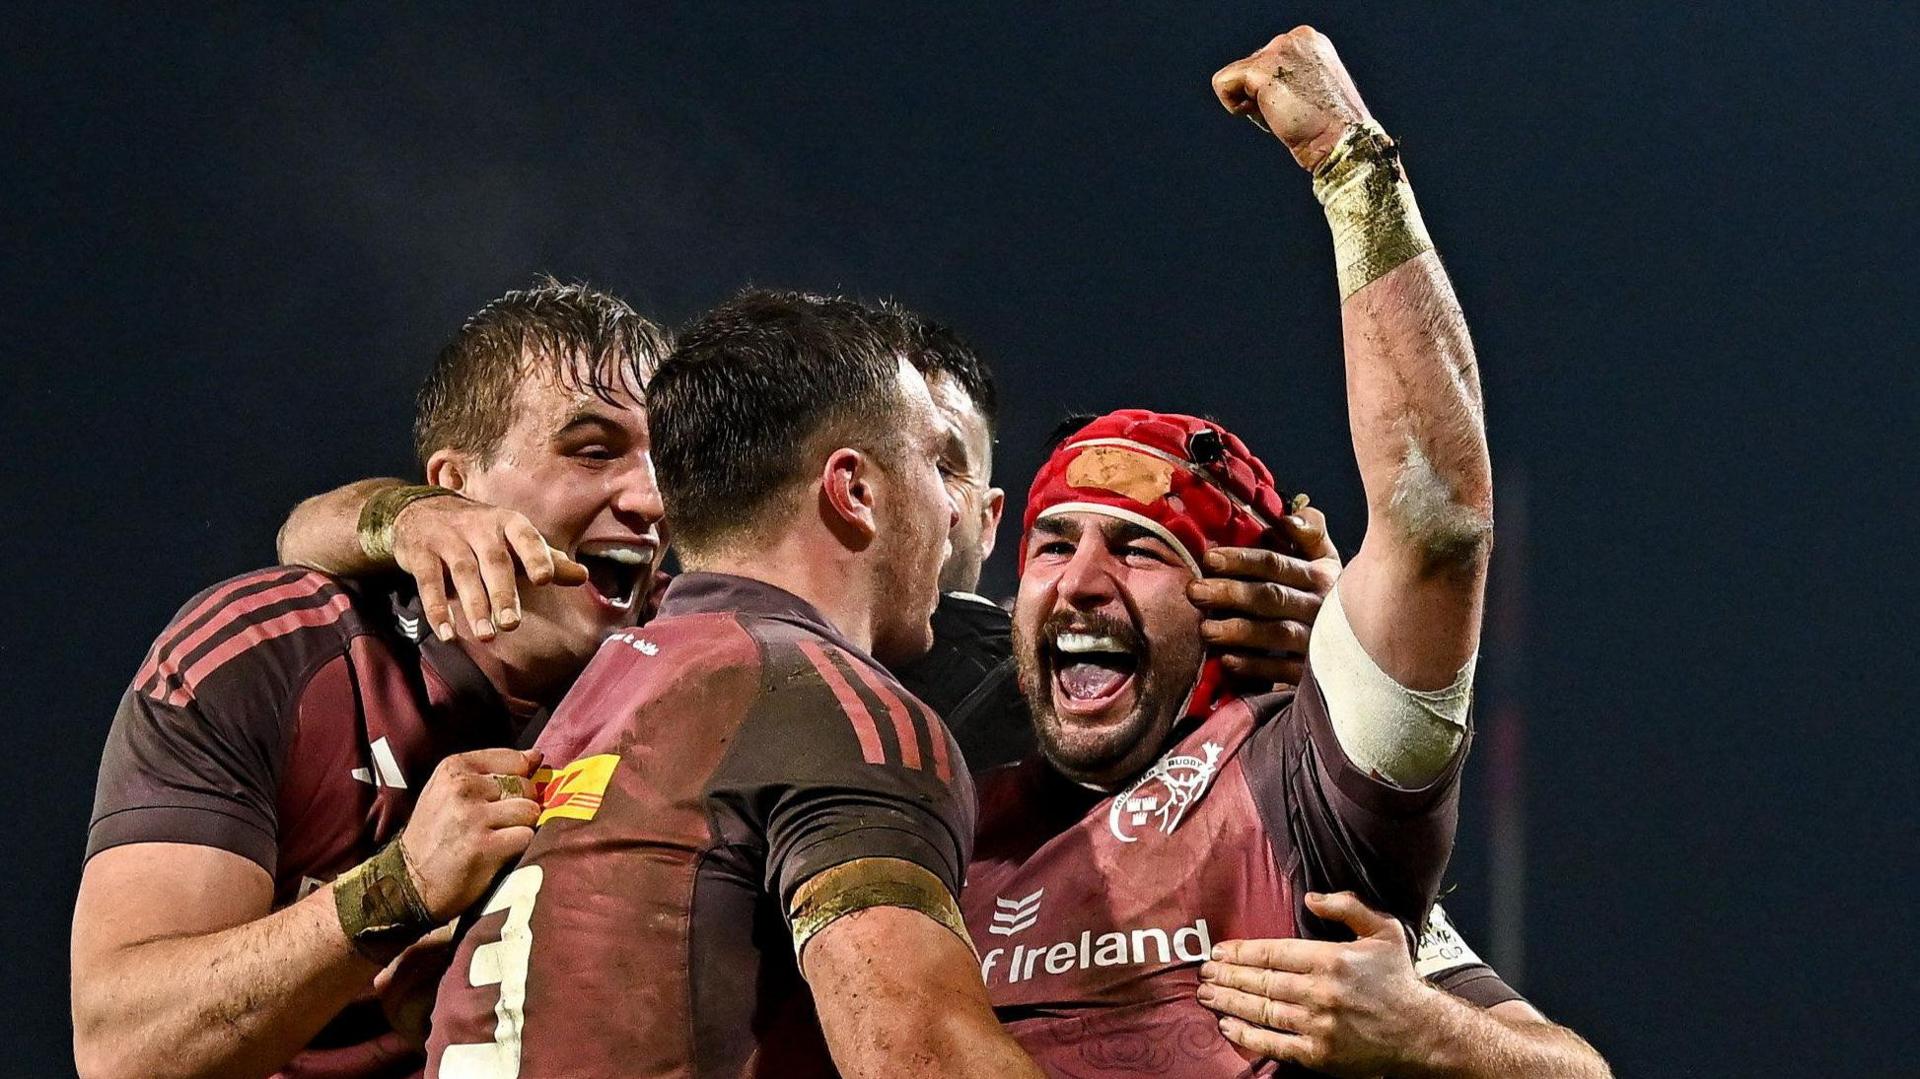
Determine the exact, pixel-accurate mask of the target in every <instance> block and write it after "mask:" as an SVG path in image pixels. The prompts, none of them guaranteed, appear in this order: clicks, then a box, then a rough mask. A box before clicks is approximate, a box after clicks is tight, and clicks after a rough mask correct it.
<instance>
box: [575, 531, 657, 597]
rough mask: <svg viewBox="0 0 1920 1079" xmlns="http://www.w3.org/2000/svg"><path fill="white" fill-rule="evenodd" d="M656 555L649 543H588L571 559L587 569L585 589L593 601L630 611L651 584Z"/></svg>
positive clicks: (595, 541)
mask: <svg viewBox="0 0 1920 1079" xmlns="http://www.w3.org/2000/svg"><path fill="white" fill-rule="evenodd" d="M659 551H660V545H659V543H658V542H657V541H655V540H652V539H642V540H589V541H587V542H585V543H582V544H581V545H580V547H579V549H578V550H577V551H575V552H574V556H573V557H574V560H575V561H577V562H579V563H580V564H581V565H582V566H585V567H586V569H587V583H586V588H587V590H588V591H590V592H591V593H593V596H594V598H595V599H596V600H598V601H600V603H602V604H604V605H605V606H607V607H610V608H612V609H613V610H616V611H631V610H633V608H634V605H635V604H637V603H639V602H640V600H641V598H642V597H643V596H645V595H646V592H647V587H648V586H649V585H651V584H652V583H653V565H654V560H655V558H656V557H657V556H658V554H659Z"/></svg>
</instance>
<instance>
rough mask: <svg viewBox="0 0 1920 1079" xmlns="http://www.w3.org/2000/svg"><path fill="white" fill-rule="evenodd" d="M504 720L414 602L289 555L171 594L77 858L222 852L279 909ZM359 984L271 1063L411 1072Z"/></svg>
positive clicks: (370, 838) (388, 833)
mask: <svg viewBox="0 0 1920 1079" xmlns="http://www.w3.org/2000/svg"><path fill="white" fill-rule="evenodd" d="M517 725H518V724H517V722H516V720H515V719H514V717H513V716H512V714H511V713H510V712H509V710H508V708H507V707H506V704H505V702H504V701H503V699H502V698H501V696H500V695H499V694H498V693H497V692H495V690H494V688H493V686H492V684H491V683H490V682H488V680H487V679H486V678H485V676H483V675H482V674H481V673H480V670H479V668H477V667H476V666H474V663H473V661H472V660H471V659H469V658H468V656H467V654H466V653H465V652H463V651H461V650H460V648H459V647H458V646H455V645H447V644H442V643H441V642H440V641H439V640H437V639H436V638H434V637H433V636H432V635H431V634H430V633H426V632H425V631H424V628H423V626H422V625H421V621H420V612H419V610H418V606H417V601H415V600H414V599H413V597H412V596H411V595H409V594H401V593H396V592H388V591H382V590H380V587H379V586H378V585H371V584H363V583H360V582H348V581H343V580H336V579H334V578H332V577H328V576H325V575H323V574H319V573H315V572H313V571H311V570H306V569H296V568H292V567H287V566H281V567H276V568H274V569H266V570H260V571H258V572H255V573H248V574H244V575H242V576H239V577H235V578H233V579H232V580H229V581H225V582H223V583H221V584H218V585H215V586H214V587H212V588H210V589H208V590H206V591H205V592H202V593H200V594H199V595H198V596H195V597H194V598H193V599H192V600H191V601H189V602H188V603H187V605H186V606H185V607H182V608H181V609H180V613H179V614H178V615H176V616H175V617H174V619H173V621H172V622H171V623H170V624H169V625H168V626H167V628H166V630H165V631H164V632H162V633H161V634H160V637H159V639H158V640H156V641H155V642H154V644H153V647H152V649H151V650H150V651H148V653H147V657H146V661H145V662H144V663H143V664H142V665H141V667H140V670H139V673H138V674H136V675H135V676H134V680H133V684H132V685H131V686H129V687H128V689H127V692H126V695H125V696H124V697H123V698H122V699H121V702H120V710H119V712H118V713H117V714H116V715H115V716H114V721H113V729H112V731H111V733H109V734H108V736H107V745H106V751H105V753H104V755H103V757H102V759H101V762H100V780H99V786H98V788H97V790H96V792H95V795H94V808H93V822H92V825H91V827H90V828H89V830H88V834H87V856H88V857H92V856H93V855H95V854H98V853H99V852H101V851H103V850H107V849H108V848H111V847H117V846H121V845H123V844H127V843H193V844H198V845H201V846H209V847H219V848H221V849H222V850H229V851H232V852H234V853H235V854H238V855H240V856H242V857H244V858H247V859H249V860H251V861H253V862H255V863H257V864H258V865H259V866H260V867H261V868H263V869H265V870H266V871H267V872H268V873H270V874H272V876H273V886H274V899H273V902H274V908H275V909H279V908H280V907H283V906H286V905H287V904H290V903H292V902H294V901H295V900H297V899H299V898H301V897H302V896H304V895H306V894H307V893H308V892H309V891H311V890H312V889H314V888H316V887H319V886H320V885H322V884H325V883H327V882H329V881H331V880H332V879H333V878H334V877H336V876H338V875H339V874H340V873H342V872H344V871H346V870H348V869H351V868H353V867H354V866H355V865H357V864H359V863H360V862H361V861H363V860H365V859H366V858H367V857H369V856H370V855H372V854H373V853H374V852H375V851H376V850H378V849H379V847H380V845H381V844H383V843H385V842H386V841H387V840H388V839H390V838H392V836H393V835H394V833H395V832H397V831H399V829H400V827H401V826H402V825H403V824H405V823H406V820H407V816H408V814H409V813H411V812H412V809H413V800H414V798H415V796H416V795H417V794H418V792H419V790H420V787H421V785H422V784H424V783H425V782H426V780H427V777H428V776H429V775H430V774H431V773H432V771H433V768H434V766H435V765H437V764H438V763H439V762H440V760H441V759H442V758H443V757H445V756H447V755H448V754H451V753H456V752H463V751H465V750H469V749H479V748H484V747H492V746H504V745H512V744H513V743H514V739H515V728H516V726H517ZM422 1063H423V1058H422V1056H421V1054H420V1053H418V1052H417V1051H413V1050H410V1049H407V1048H406V1047H405V1046H403V1045H402V1044H401V1043H400V1040H399V1038H398V1037H397V1036H396V1035H394V1034H393V1032H392V1029H391V1027H390V1026H389V1025H388V1023H387V1021H386V1017H385V1015H384V1013H383V1012H382V1011H381V1009H380V1006H379V1003H378V1002H377V1001H376V1000H374V999H373V998H372V996H371V994H369V995H368V996H367V997H366V998H364V999H362V1000H360V1001H358V1002H356V1003H354V1004H351V1005H349V1006H348V1007H347V1009H346V1010H345V1011H343V1012H342V1013H341V1014H340V1015H339V1016H338V1017H337V1018H336V1019H335V1020H334V1021H333V1022H332V1023H330V1024H328V1025H327V1027H326V1028H324V1029H323V1030H322V1031H321V1032H320V1034H319V1035H318V1036H316V1037H315V1038H314V1040H313V1042H312V1043H311V1044H310V1045H309V1046H308V1047H307V1049H306V1050H305V1051H304V1052H302V1053H301V1054H300V1055H299V1056H298V1057H296V1058H295V1059H294V1060H293V1061H292V1062H291V1063H289V1064H288V1065H287V1066H286V1067H285V1068H284V1069H282V1070H281V1071H280V1072H279V1073H278V1074H279V1075H281V1076H287V1077H309V1076H312V1077H328V1079H334V1077H347V1076H353V1077H368V1076H381V1077H384V1076H405V1075H413V1074H417V1073H418V1072H419V1070H420V1068H421V1066H422Z"/></svg>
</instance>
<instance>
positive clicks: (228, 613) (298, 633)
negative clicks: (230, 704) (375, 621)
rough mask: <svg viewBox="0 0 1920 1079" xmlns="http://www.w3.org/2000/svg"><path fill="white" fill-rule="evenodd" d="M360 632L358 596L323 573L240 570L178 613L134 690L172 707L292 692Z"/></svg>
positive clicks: (290, 568) (287, 568) (296, 569)
mask: <svg viewBox="0 0 1920 1079" xmlns="http://www.w3.org/2000/svg"><path fill="white" fill-rule="evenodd" d="M363 632H365V621H364V619H363V618H362V617H361V616H360V613H359V612H358V611H357V610H356V608H355V598H354V595H353V593H352V592H350V591H349V590H348V589H347V588H346V587H345V586H343V585H342V584H341V583H340V582H339V581H337V580H335V579H334V578H332V577H330V576H327V575H326V574H323V573H318V572H315V571H313V570H310V569H304V568H300V567H295V566H275V567H272V568H269V569H263V570H256V571H254V572H251V573H243V574H241V575H239V576H237V577H232V578H229V579H227V580H225V581H222V582H220V583H219V584H216V585H213V586H212V587H210V588H207V589H205V590H203V591H201V592H200V593H199V594H198V595H196V596H194V597H193V598H192V599H190V600H188V601H187V602H186V604H185V605H184V606H182V607H181V608H180V610H179V612H178V613H176V614H175V615H174V617H173V619H172V620H171V621H170V622H168V623H167V627H166V629H164V630H162V631H161V632H160V635H159V636H158V637H156V638H155V639H154V642H153V646H152V647H151V648H150V649H148V651H147V656H146V660H145V661H144V662H143V663H142V664H141V666H140V670H139V671H138V673H137V674H136V675H135V676H134V680H133V684H132V685H131V686H130V687H129V688H130V690H131V691H132V692H133V693H136V694H139V695H141V696H144V697H146V698H148V699H151V700H154V701H157V702H160V703H164V704H168V705H172V706H174V707H183V706H186V705H189V704H193V703H195V702H197V701H200V700H202V699H203V698H207V697H209V696H213V697H218V696H221V695H223V694H224V693H227V692H234V691H238V692H240V693H242V694H243V695H251V693H249V691H258V690H261V689H267V688H276V687H277V688H279V689H287V688H291V686H292V684H293V683H294V682H296V681H298V680H299V679H300V678H301V677H302V676H303V675H304V674H306V673H307V672H310V671H312V670H314V669H315V668H316V667H317V666H318V665H320V664H322V663H324V662H325V661H326V660H328V659H332V658H334V657H335V656H337V655H339V654H340V653H341V652H342V651H343V650H344V649H345V647H346V645H347V642H348V641H350V640H351V639H352V638H353V637H355V636H357V635H359V634H361V633H363Z"/></svg>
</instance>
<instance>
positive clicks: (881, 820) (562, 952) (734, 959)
mask: <svg viewBox="0 0 1920 1079" xmlns="http://www.w3.org/2000/svg"><path fill="white" fill-rule="evenodd" d="M539 744H540V747H541V748H542V749H544V750H545V751H546V753H547V758H548V760H550V761H553V762H555V763H556V764H558V765H559V767H558V768H557V769H556V771H555V774H554V776H553V778H552V779H551V781H550V782H549V784H548V786H547V788H546V790H545V793H544V795H543V804H544V805H545V806H546V811H545V813H544V814H543V817H542V823H541V825H540V827H539V830H538V832H537V834H536V836H535V838H534V841H533V845H532V846H531V847H530V848H529V849H528V851H527V854H526V856H525V857H524V858H522V859H521V861H520V864H519V865H518V866H517V867H516V868H515V869H514V870H512V871H511V872H510V873H509V874H508V875H507V876H506V877H505V878H504V880H503V882H502V884H501V885H500V886H499V887H498V888H497V889H496V890H495V892H494V893H493V895H492V896H491V897H490V898H489V899H488V900H487V901H486V902H485V904H484V905H483V907H482V908H481V913H480V914H479V915H478V917H477V918H475V919H473V921H472V924H471V928H470V930H469V931H468V932H467V933H466V934H465V937H464V939H463V940H462V942H461V944H460V947H459V950H458V952H457V954H456V956H455V958H454V962H453V965H452V968H451V969H450V970H449V972H448V974H447V977H446V979H445V980H444V981H443V982H442V983H441V988H440V995H439V1000H438V1002H437V1005H436V1008H435V1013H434V1022H433V1041H432V1043H431V1045H430V1047H429V1049H430V1062H429V1072H428V1073H429V1074H430V1075H435V1076H442V1077H449V1079H452V1077H477V1076H486V1077H489V1079H502V1077H507V1076H516V1075H525V1076H610V1077H615V1076H664V1075H676V1076H678V1075H688V1076H707V1075H727V1076H737V1075H742V1074H748V1075H753V1074H769V1075H772V1074H777V1075H782V1076H787V1075H810V1074H830V1072H831V1065H830V1062H829V1060H828V1058H827V1056H826V1052H825V1048H824V1043H823V1041H822V1038H821V1035H820V1032H819V1027H818V1023H817V1021H816V1020H815V1018H814V1014H813V1010H812V1004H811V1000H810V998H809V997H808V996H807V993H806V989H805V986H804V984H803V983H802V981H801V979H800V976H799V971H798V969H797V967H796V966H795V962H794V955H793V944H792V938H791V936H790V933H789V926H788V924H787V922H786V912H787V909H788V901H789V900H790V899H791V897H792V895H793V892H794V891H795V889H797V888H798V887H799V886H800V885H801V884H802V883H804V882H805V881H806V880H807V879H808V878H809V877H811V876H812V875H814V874H816V873H818V872H820V871H822V870H825V869H828V868H831V867H833V866H836V865H839V864H842V863H844V862H849V861H853V860H855V859H860V858H869V857H890V858H903V859H906V860H908V861H911V862H913V863H915V864H917V865H919V866H921V867H923V868H925V869H926V870H928V871H929V872H931V873H933V874H934V875H935V876H936V877H938V878H939V879H940V881H941V882H942V883H943V884H944V885H945V886H946V887H947V888H948V889H949V890H950V891H952V892H954V893H955V894H957V893H958V891H959V888H960V880H961V875H962V872H963V869H964V867H965V864H966V858H967V854H968V851H969V847H970V845H971V838H972V831H973V824H974V820H973V816H974V801H973V788H972V784H971V781H970V780H969V779H968V777H967V775H966V772H965V769H964V768H963V767H962V766H961V764H960V757H959V751H958V748H957V747H956V746H954V745H953V743H952V740H951V738H950V736H949V735H948V734H947V731H946V729H945V727H944V726H943V725H942V724H941V723H940V721H939V720H938V719H937V718H936V717H935V716H934V715H933V713H932V712H931V711H930V710H928V709H927V708H926V707H925V706H924V705H922V704H920V702H918V701H917V700H915V699H914V698H913V697H911V696H910V695H908V694H907V693H906V692H905V691H903V690H901V689H900V688H899V686H898V684H897V683H895V682H894V681H893V679H892V678H891V677H890V676H889V675H887V674H886V672H885V671H883V670H882V669H881V668H879V667H878V666H876V665H874V664H873V662H872V661H871V660H870V659H868V658H866V657H865V656H864V655H862V654H861V653H859V652H858V650H857V649H855V648H853V647H852V646H851V645H850V644H849V643H847V642H846V641H845V640H843V639H841V638H839V637H838V635H837V634H835V633H834V632H833V631H832V630H831V629H830V628H829V627H828V626H827V625H826V624H825V622H824V621H823V620H822V619H821V618H820V616H819V615H818V614H817V613H816V612H814V611H813V610H812V609H811V608H809V607H807V606H806V605H805V604H804V603H802V602H801V601H799V600H798V599H796V598H794V597H792V596H790V595H788V594H786V593H784V592H780V591H779V590H777V589H773V588H771V587H769V586H766V585H761V584H758V583H755V582H750V581H746V580H743V579H740V578H732V577H724V576H720V575H714V574H688V575H685V576H683V577H681V578H679V579H678V580H676V581H675V582H674V584H673V586H672V589H671V590H670V591H669V593H668V595H667V598H666V601H665V604H664V606H663V610H662V617H661V618H660V619H658V620H656V621H654V622H652V623H649V624H648V625H647V626H646V627H645V628H644V629H640V630H632V631H628V632H625V633H621V634H618V635H616V636H614V637H613V638H611V639H609V640H608V642H607V643H606V644H605V645H604V646H603V647H602V648H601V650H600V652H599V654H598V655H596V656H595V658H594V660H593V662H592V663H591V664H590V665H589V666H588V668H587V670H586V672H585V673H584V674H583V675H582V676H581V678H580V681H579V682H577V683H576V684H575V687H574V689H573V691H572V692H571V693H570V694H569V695H568V697H567V699H566V700H565V701H564V702H563V703H562V704H561V707H560V709H559V711H557V712H556V713H555V715H554V718H553V720H552V721H551V722H550V723H549V724H548V727H547V730H546V733H545V734H543V735H542V737H541V740H540V743H539Z"/></svg>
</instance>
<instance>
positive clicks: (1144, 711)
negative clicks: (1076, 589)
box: [1013, 611, 1202, 787]
mask: <svg viewBox="0 0 1920 1079" xmlns="http://www.w3.org/2000/svg"><path fill="white" fill-rule="evenodd" d="M1068 627H1071V628H1073V629H1076V630H1081V631H1084V632H1088V633H1093V634H1096V635H1111V636H1114V637H1117V638H1119V639H1120V640H1121V641H1122V642H1124V643H1126V644H1127V645H1128V646H1129V647H1130V648H1131V649H1132V651H1133V653H1134V656H1135V657H1136V660H1137V666H1136V667H1135V669H1134V678H1135V679H1136V689H1135V700H1134V707H1133V711H1132V712H1131V713H1130V714H1129V715H1128V716H1127V717H1126V718H1125V719H1124V720H1122V721H1121V722H1120V724H1119V725H1118V726H1117V727H1115V728H1113V729H1111V730H1109V731H1107V732H1106V733H1105V734H1104V735H1103V736H1101V737H1099V738H1098V739H1097V740H1094V741H1092V742H1089V740H1087V739H1085V738H1073V739H1069V738H1068V737H1067V736H1066V732H1065V730H1064V724H1063V723H1062V721H1061V719H1060V716H1059V714H1058V713H1056V712H1055V711H1054V708H1053V674H1054V661H1055V659H1056V658H1057V654H1056V653H1055V652H1054V651H1053V649H1052V647H1051V645H1043V644H1042V643H1041V642H1050V641H1052V640H1053V638H1054V635H1055V633H1056V632H1057V631H1059V630H1061V629H1064V628H1068ZM1201 648H1202V646H1201V643H1200V641H1199V640H1197V639H1195V640H1191V641H1185V640H1182V641H1178V642H1172V643H1165V644H1162V645H1161V646H1160V647H1157V648H1156V647H1155V646H1154V645H1153V644H1152V643H1151V642H1148V641H1145V640H1143V639H1142V638H1141V637H1140V634H1139V632H1138V631H1137V630H1135V629H1134V627H1133V626H1132V624H1130V623H1128V622H1125V621H1121V620H1119V619H1115V618H1112V617H1110V616H1107V615H1104V614H1097V613H1085V612H1067V611H1061V612H1056V613H1055V614H1053V615H1052V616H1050V617H1049V618H1048V619H1047V620H1046V621H1045V622H1044V623H1042V624H1041V625H1040V627H1039V629H1038V630H1037V631H1036V632H1035V633H1033V634H1028V633H1026V632H1024V631H1023V630H1022V629H1021V627H1020V626H1019V624H1018V623H1016V625H1015V627H1014V650H1013V654H1014V664H1015V666H1016V668H1017V669H1018V671H1019V675H1020V693H1021V695H1022V696H1023V697H1025V698H1026V700H1027V709H1028V711H1029V713H1030V714H1031V715H1032V717H1033V732H1034V737H1035V739H1036V740H1037V741H1038V743H1039V745H1040V752H1041V755H1042V756H1044V757H1046V759H1047V762H1048V763H1049V764H1052V765H1053V767H1054V769H1055V770H1056V771H1058V772H1059V773H1060V774H1061V775H1064V776H1066V777H1067V778H1068V779H1071V780H1073V781H1075V782H1078V783H1088V784H1092V785H1094V786H1099V787H1115V786H1117V785H1118V784H1119V783H1121V782H1123V781H1124V780H1126V779H1128V778H1130V777H1131V776H1133V775H1134V774H1135V773H1137V772H1139V771H1140V770H1141V769H1143V768H1145V767H1146V766H1147V765H1148V764H1150V763H1152V762H1153V760H1154V758H1156V757H1158V756H1159V755H1160V751H1161V749H1162V748H1163V747H1162V746H1161V743H1162V742H1164V741H1165V740H1166V734H1167V732H1168V731H1169V730H1171V729H1172V728H1173V724H1174V723H1175V722H1176V721H1177V720H1178V719H1179V718H1180V717H1179V716H1177V715H1174V714H1173V713H1175V712H1176V711H1178V710H1179V708H1180V705H1181V704H1182V703H1183V702H1184V701H1185V700H1186V696H1187V694H1188V693H1190V692H1191V691H1192V689H1193V684H1194V679H1195V677H1196V676H1197V673H1198V671H1199V669H1200V659H1201Z"/></svg>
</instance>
